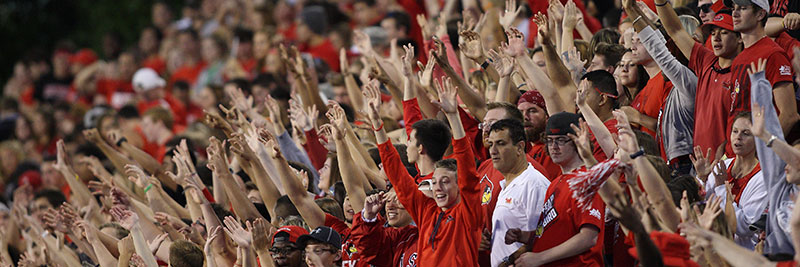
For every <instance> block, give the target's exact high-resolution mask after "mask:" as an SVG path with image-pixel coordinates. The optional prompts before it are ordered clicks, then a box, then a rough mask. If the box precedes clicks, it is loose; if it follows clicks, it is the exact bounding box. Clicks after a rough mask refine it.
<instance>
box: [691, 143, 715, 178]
mask: <svg viewBox="0 0 800 267" xmlns="http://www.w3.org/2000/svg"><path fill="white" fill-rule="evenodd" d="M689 159H690V160H692V165H694V170H695V171H696V172H697V178H699V179H700V180H703V181H706V179H708V175H709V174H711V172H712V171H713V170H714V166H715V165H717V163H718V159H716V158H712V156H711V148H708V150H707V151H706V154H705V155H703V151H702V149H701V148H700V146H695V147H694V155H691V154H690V155H689ZM717 185H719V184H717Z"/></svg>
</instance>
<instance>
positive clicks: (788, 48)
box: [775, 32, 800, 60]
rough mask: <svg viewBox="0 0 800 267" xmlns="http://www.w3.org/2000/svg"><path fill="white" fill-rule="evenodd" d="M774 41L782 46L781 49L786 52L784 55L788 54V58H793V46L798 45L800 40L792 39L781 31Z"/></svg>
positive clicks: (799, 45)
mask: <svg viewBox="0 0 800 267" xmlns="http://www.w3.org/2000/svg"><path fill="white" fill-rule="evenodd" d="M775 43H777V44H778V45H779V46H780V47H781V48H783V51H784V52H786V55H788V56H789V59H790V60H791V59H793V58H794V48H795V47H800V41H798V40H797V39H794V38H793V37H792V36H791V35H789V34H788V33H786V32H781V34H780V35H778V37H777V38H775Z"/></svg>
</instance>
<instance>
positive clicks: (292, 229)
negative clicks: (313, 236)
mask: <svg viewBox="0 0 800 267" xmlns="http://www.w3.org/2000/svg"><path fill="white" fill-rule="evenodd" d="M307 234H308V231H307V230H306V229H305V228H303V227H300V226H296V225H287V226H284V227H281V228H278V231H275V235H273V236H272V243H273V244H275V241H285V242H289V243H296V242H297V238H299V237H300V236H302V235H307Z"/></svg>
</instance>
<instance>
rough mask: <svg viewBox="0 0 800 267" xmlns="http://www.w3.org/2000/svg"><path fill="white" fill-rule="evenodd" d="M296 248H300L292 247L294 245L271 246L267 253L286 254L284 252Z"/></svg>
mask: <svg viewBox="0 0 800 267" xmlns="http://www.w3.org/2000/svg"><path fill="white" fill-rule="evenodd" d="M297 250H300V249H298V248H294V247H282V248H275V247H273V248H271V249H269V253H272V254H276V255H277V254H280V255H286V254H289V253H292V252H294V251H297Z"/></svg>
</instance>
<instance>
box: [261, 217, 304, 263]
mask: <svg viewBox="0 0 800 267" xmlns="http://www.w3.org/2000/svg"><path fill="white" fill-rule="evenodd" d="M307 234H308V231H306V229H304V228H303V227H300V226H295V225H287V226H284V227H281V228H278V230H277V231H275V234H274V235H273V236H272V248H270V249H269V252H270V254H271V255H272V260H273V261H274V262H275V266H278V267H294V266H302V265H303V252H302V251H303V248H302V247H300V246H299V244H298V243H297V239H298V238H300V237H301V236H303V235H307Z"/></svg>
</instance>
